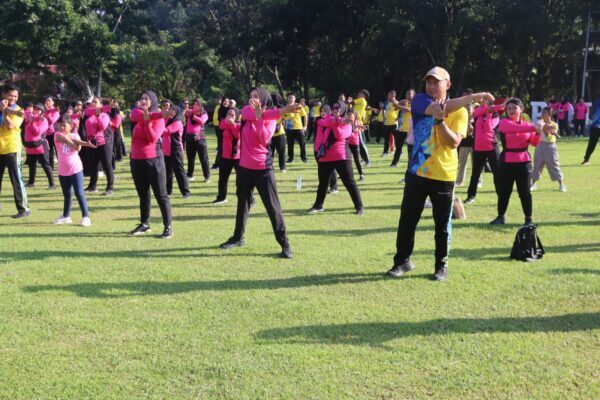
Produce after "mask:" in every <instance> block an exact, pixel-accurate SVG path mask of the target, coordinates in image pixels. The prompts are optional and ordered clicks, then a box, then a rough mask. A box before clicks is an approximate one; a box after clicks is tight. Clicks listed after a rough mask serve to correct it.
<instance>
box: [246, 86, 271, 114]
mask: <svg viewBox="0 0 600 400" xmlns="http://www.w3.org/2000/svg"><path fill="white" fill-rule="evenodd" d="M253 90H256V91H257V92H258V99H259V100H260V104H261V105H262V106H267V110H269V109H272V108H273V99H272V98H271V93H269V91H268V90H267V89H265V88H262V87H253V88H252V89H250V92H249V93H248V98H250V93H252V91H253Z"/></svg>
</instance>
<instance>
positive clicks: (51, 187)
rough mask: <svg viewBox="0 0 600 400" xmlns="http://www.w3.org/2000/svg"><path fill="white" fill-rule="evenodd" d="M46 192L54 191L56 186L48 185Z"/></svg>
mask: <svg viewBox="0 0 600 400" xmlns="http://www.w3.org/2000/svg"><path fill="white" fill-rule="evenodd" d="M48 190H56V185H48Z"/></svg>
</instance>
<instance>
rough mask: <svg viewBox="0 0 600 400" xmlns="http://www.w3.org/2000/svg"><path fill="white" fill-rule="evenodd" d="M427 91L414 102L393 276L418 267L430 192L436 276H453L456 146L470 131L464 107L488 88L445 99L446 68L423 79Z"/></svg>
mask: <svg viewBox="0 0 600 400" xmlns="http://www.w3.org/2000/svg"><path fill="white" fill-rule="evenodd" d="M423 80H424V81H425V93H419V94H417V95H415V97H414V98H413V100H412V104H411V114H412V126H413V136H414V144H413V150H412V155H411V158H410V160H409V166H408V171H407V172H406V186H405V187H404V195H403V198H402V206H401V211H400V221H399V223H398V233H397V236H396V255H395V256H394V265H393V267H392V268H391V269H390V270H389V271H388V272H387V274H388V275H390V276H394V277H400V276H402V275H404V274H405V273H406V272H409V271H412V270H413V269H414V268H415V265H414V264H413V262H412V260H411V255H412V252H413V249H414V246H415V233H416V229H417V224H418V223H419V220H420V219H421V214H422V212H423V208H424V205H425V199H426V198H427V197H428V196H429V198H430V199H431V203H432V206H433V220H434V223H435V273H434V275H433V279H434V280H436V281H442V280H445V279H447V278H448V254H449V249H450V241H451V231H452V228H451V215H452V204H453V202H454V181H455V180H456V174H457V169H458V154H457V151H456V149H457V147H458V145H459V144H460V142H461V140H462V139H463V138H464V137H465V136H466V134H467V126H468V122H469V121H468V113H467V109H466V108H465V106H466V105H467V104H468V103H470V102H472V101H481V99H483V98H485V99H487V100H488V101H491V102H493V101H494V97H493V96H492V95H491V94H489V93H474V94H471V95H468V96H463V97H459V98H456V99H451V100H446V99H447V92H448V89H450V86H451V82H450V74H449V73H448V71H446V70H445V69H443V68H441V67H434V68H432V69H430V70H429V71H428V72H427V73H426V74H425V77H424V78H423Z"/></svg>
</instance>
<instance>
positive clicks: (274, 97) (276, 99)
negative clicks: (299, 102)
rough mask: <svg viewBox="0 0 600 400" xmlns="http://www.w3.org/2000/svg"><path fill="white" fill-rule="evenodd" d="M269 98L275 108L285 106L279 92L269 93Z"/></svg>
mask: <svg viewBox="0 0 600 400" xmlns="http://www.w3.org/2000/svg"><path fill="white" fill-rule="evenodd" d="M271 100H272V101H273V105H274V106H275V108H282V107H285V103H284V102H283V97H281V95H280V94H279V93H271Z"/></svg>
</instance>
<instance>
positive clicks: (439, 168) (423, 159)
mask: <svg viewBox="0 0 600 400" xmlns="http://www.w3.org/2000/svg"><path fill="white" fill-rule="evenodd" d="M431 101H432V100H431V99H429V98H428V97H426V96H425V95H423V94H418V95H417V96H415V99H414V100H413V103H412V109H411V110H412V118H413V135H414V146H415V148H414V149H413V154H412V156H411V158H410V161H409V167H408V170H409V172H411V173H414V174H416V175H418V176H421V177H424V178H429V179H434V180H438V181H444V182H454V181H455V179H456V174H457V171H458V152H457V150H456V149H453V148H451V147H449V146H447V145H446V144H445V143H444V142H443V141H442V137H441V134H440V133H438V129H439V127H438V126H437V125H435V124H434V120H433V117H432V116H430V115H425V114H424V111H425V109H426V108H427V105H428V104H430V103H431ZM415 102H416V103H415ZM444 121H445V122H446V125H447V126H448V128H450V129H451V130H453V131H454V132H456V133H458V134H459V135H461V136H462V137H463V138H464V137H466V136H467V127H468V124H469V113H468V111H467V109H466V108H464V107H461V108H460V109H459V110H457V111H455V112H453V113H450V114H449V115H448V116H447V117H446V118H444Z"/></svg>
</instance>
